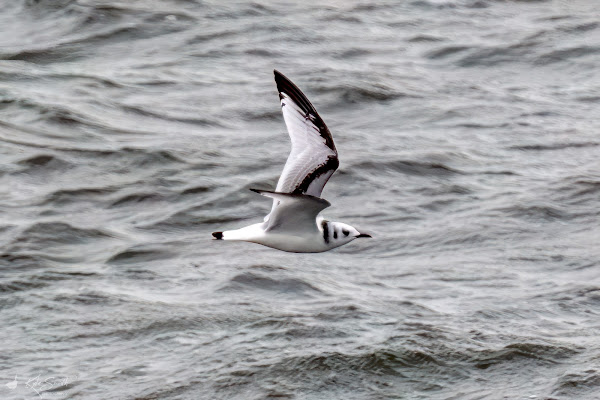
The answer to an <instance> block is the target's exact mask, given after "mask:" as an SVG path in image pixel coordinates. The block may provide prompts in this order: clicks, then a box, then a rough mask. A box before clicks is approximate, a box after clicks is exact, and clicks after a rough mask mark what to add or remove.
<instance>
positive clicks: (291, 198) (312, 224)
mask: <svg viewBox="0 0 600 400" xmlns="http://www.w3.org/2000/svg"><path fill="white" fill-rule="evenodd" d="M250 190H252V191H254V192H256V193H259V194H261V195H263V196H266V197H270V198H272V199H273V200H274V201H275V202H276V203H277V207H274V209H273V211H271V214H269V220H268V221H267V222H265V224H264V225H263V227H264V229H265V231H273V230H280V229H281V230H282V231H284V232H286V233H290V232H300V233H306V232H310V231H314V230H316V229H318V228H317V222H316V219H317V215H319V213H320V212H321V211H322V210H324V209H326V208H327V207H329V206H330V205H331V204H329V202H328V201H327V200H324V199H321V198H319V197H315V196H309V195H305V194H293V193H277V192H270V191H267V190H257V189H250Z"/></svg>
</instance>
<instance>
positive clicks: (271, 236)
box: [212, 70, 371, 253]
mask: <svg viewBox="0 0 600 400" xmlns="http://www.w3.org/2000/svg"><path fill="white" fill-rule="evenodd" d="M273 72H274V73H275V83H276V84H277V91H278V92H279V100H280V102H281V111H282V112H283V119H284V120H285V125H286V126H287V130H288V133H289V135H290V139H291V141H292V151H291V152H290V155H289V156H288V159H287V162H286V163H285V166H284V168H283V172H282V174H281V176H280V177H279V181H278V182H277V187H276V188H275V191H269V190H259V189H250V190H252V191H253V192H256V193H258V194H260V195H263V196H265V197H269V198H271V199H273V206H272V208H271V212H270V213H269V214H268V215H267V216H266V217H265V218H264V221H263V222H260V223H257V224H253V225H249V226H246V227H244V228H241V229H237V230H233V231H225V232H213V234H212V235H213V237H214V238H215V239H217V240H237V241H245V242H252V243H258V244H262V245H264V246H267V247H271V248H274V249H278V250H283V251H287V252H292V253H320V252H324V251H328V250H331V249H334V248H336V247H339V246H342V245H345V244H347V243H350V242H351V241H353V240H354V239H357V238H363V237H364V238H370V237H371V236H370V235H368V234H366V233H360V232H359V231H358V230H357V229H356V228H354V227H352V226H350V225H348V224H344V223H341V222H332V221H327V220H326V219H324V218H323V217H321V216H319V213H320V212H321V211H323V210H324V209H326V208H327V207H329V206H330V205H331V204H330V203H329V202H328V201H327V200H325V199H322V198H321V197H320V196H321V192H322V191H323V187H324V186H325V184H326V183H327V181H328V180H329V178H331V175H333V173H334V172H335V170H336V169H337V168H338V166H339V161H338V153H337V150H336V148H335V145H334V144H333V138H332V137H331V132H329V129H328V128H327V126H326V125H325V122H323V119H322V118H321V117H320V116H319V113H317V110H316V109H315V107H314V106H313V105H312V104H311V103H310V101H308V99H307V98H306V96H305V95H304V93H302V91H301V90H300V89H298V86H296V85H295V84H294V83H293V82H292V81H290V80H289V79H288V78H286V77H285V76H284V75H283V74H282V73H281V72H279V71H277V70H274V71H273Z"/></svg>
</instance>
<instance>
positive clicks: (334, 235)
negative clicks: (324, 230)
mask: <svg viewBox="0 0 600 400" xmlns="http://www.w3.org/2000/svg"><path fill="white" fill-rule="evenodd" d="M333 238H334V239H337V231H333Z"/></svg>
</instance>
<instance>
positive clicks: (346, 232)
mask: <svg viewBox="0 0 600 400" xmlns="http://www.w3.org/2000/svg"><path fill="white" fill-rule="evenodd" d="M342 233H343V234H344V236H348V235H349V234H350V232H349V231H347V230H346V229H342Z"/></svg>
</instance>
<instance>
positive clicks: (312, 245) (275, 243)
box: [255, 232, 329, 253]
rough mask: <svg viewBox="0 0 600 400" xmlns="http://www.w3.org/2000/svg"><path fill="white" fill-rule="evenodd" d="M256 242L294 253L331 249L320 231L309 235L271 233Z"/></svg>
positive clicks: (318, 251)
mask: <svg viewBox="0 0 600 400" xmlns="http://www.w3.org/2000/svg"><path fill="white" fill-rule="evenodd" d="M255 243H259V244H262V245H264V246H268V247H272V248H274V249H278V250H283V251H288V252H292V253H320V252H323V251H327V250H329V247H328V246H326V244H325V242H324V241H323V237H322V236H321V235H320V234H319V233H317V232H316V233H315V234H314V235H309V236H302V237H301V236H296V235H293V234H278V233H269V234H266V235H264V236H263V237H262V238H260V239H259V240H256V241H255Z"/></svg>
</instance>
